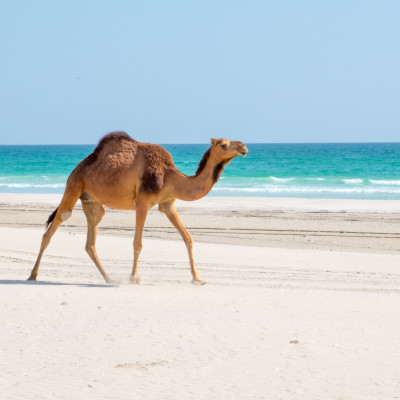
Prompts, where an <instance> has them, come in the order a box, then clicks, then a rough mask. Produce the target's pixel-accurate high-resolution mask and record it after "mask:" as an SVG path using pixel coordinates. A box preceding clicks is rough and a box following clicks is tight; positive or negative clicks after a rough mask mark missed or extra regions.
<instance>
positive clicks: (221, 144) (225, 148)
mask: <svg viewBox="0 0 400 400" xmlns="http://www.w3.org/2000/svg"><path fill="white" fill-rule="evenodd" d="M211 146H212V148H213V150H214V152H215V154H216V155H218V156H219V157H221V159H223V160H227V159H232V158H234V157H236V156H238V155H241V156H243V157H246V154H247V151H248V150H247V147H246V146H245V145H244V144H243V143H242V142H238V141H236V140H232V141H230V140H228V139H211Z"/></svg>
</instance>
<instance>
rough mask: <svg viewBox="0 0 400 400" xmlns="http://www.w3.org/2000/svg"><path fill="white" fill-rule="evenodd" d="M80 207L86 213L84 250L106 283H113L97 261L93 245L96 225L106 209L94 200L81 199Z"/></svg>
mask: <svg viewBox="0 0 400 400" xmlns="http://www.w3.org/2000/svg"><path fill="white" fill-rule="evenodd" d="M82 208H83V211H84V213H85V215H86V219H87V225H88V231H87V238H86V246H85V250H86V252H87V253H88V254H89V257H90V258H91V259H92V261H93V262H94V264H95V265H96V267H97V269H98V270H99V272H100V273H101V275H102V276H103V278H104V280H105V281H106V282H107V283H115V282H114V281H113V280H112V279H110V278H109V276H108V275H107V273H106V271H104V269H103V267H102V265H101V263H100V261H99V258H98V257H97V252H96V247H95V244H96V237H97V225H98V224H99V223H100V221H101V220H102V218H103V216H104V214H105V213H106V211H105V209H104V207H103V206H102V205H101V204H100V203H97V202H95V201H85V200H82Z"/></svg>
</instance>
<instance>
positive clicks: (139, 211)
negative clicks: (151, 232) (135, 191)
mask: <svg viewBox="0 0 400 400" xmlns="http://www.w3.org/2000/svg"><path fill="white" fill-rule="evenodd" d="M148 211H149V208H148V207H147V206H146V205H145V204H141V203H138V202H136V226H135V239H134V241H133V251H134V255H133V269H132V275H131V278H130V280H131V282H132V283H139V275H138V261H139V255H140V251H141V250H142V236H143V227H144V223H145V221H146V216H147V213H148Z"/></svg>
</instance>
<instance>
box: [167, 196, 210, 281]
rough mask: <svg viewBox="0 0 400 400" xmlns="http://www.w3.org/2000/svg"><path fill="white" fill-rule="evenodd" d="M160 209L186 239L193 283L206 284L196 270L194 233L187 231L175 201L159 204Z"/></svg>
mask: <svg viewBox="0 0 400 400" xmlns="http://www.w3.org/2000/svg"><path fill="white" fill-rule="evenodd" d="M159 210H160V211H161V212H163V213H165V215H166V216H167V217H168V219H169V220H170V221H171V223H172V225H174V226H175V228H176V229H177V231H178V232H179V233H180V234H181V236H182V239H183V240H184V242H185V244H186V248H187V251H188V254H189V260H190V268H191V271H192V276H193V280H192V283H194V284H195V285H204V284H205V282H204V281H202V280H201V279H200V278H199V275H198V273H197V270H196V265H195V263H194V257H193V238H192V235H191V234H190V233H189V232H188V231H187V229H186V228H185V226H184V225H183V223H182V221H181V219H180V217H179V214H178V211H177V210H176V207H175V204H174V203H163V204H160V205H159Z"/></svg>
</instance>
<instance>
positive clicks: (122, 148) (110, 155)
mask: <svg viewBox="0 0 400 400" xmlns="http://www.w3.org/2000/svg"><path fill="white" fill-rule="evenodd" d="M173 168H175V165H174V163H173V161H172V157H171V155H170V154H169V153H168V152H167V151H166V150H165V149H164V148H163V147H161V146H158V145H155V144H150V143H141V142H138V141H136V140H134V139H132V138H131V137H130V136H129V135H128V134H127V133H125V132H111V133H109V134H108V135H106V136H104V137H103V138H102V139H101V140H100V142H99V144H98V145H97V147H96V148H95V149H94V151H93V153H92V154H90V155H89V156H88V157H86V158H85V159H84V160H83V161H82V162H81V163H80V164H79V165H78V167H77V168H76V170H75V171H74V173H73V174H75V173H77V175H80V176H81V177H82V178H83V180H84V182H85V186H87V187H92V188H93V187H94V186H95V185H96V186H97V185H99V184H100V185H101V186H103V187H104V186H108V187H110V188H111V187H112V188H113V190H117V187H118V189H119V190H122V187H123V186H125V187H126V186H129V185H134V186H135V187H136V188H137V187H142V188H143V190H145V191H146V192H148V193H156V192H158V191H159V190H160V189H161V187H162V185H163V181H164V176H165V172H166V171H167V170H169V169H173ZM127 189H128V188H127ZM128 190H129V189H128Z"/></svg>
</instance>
